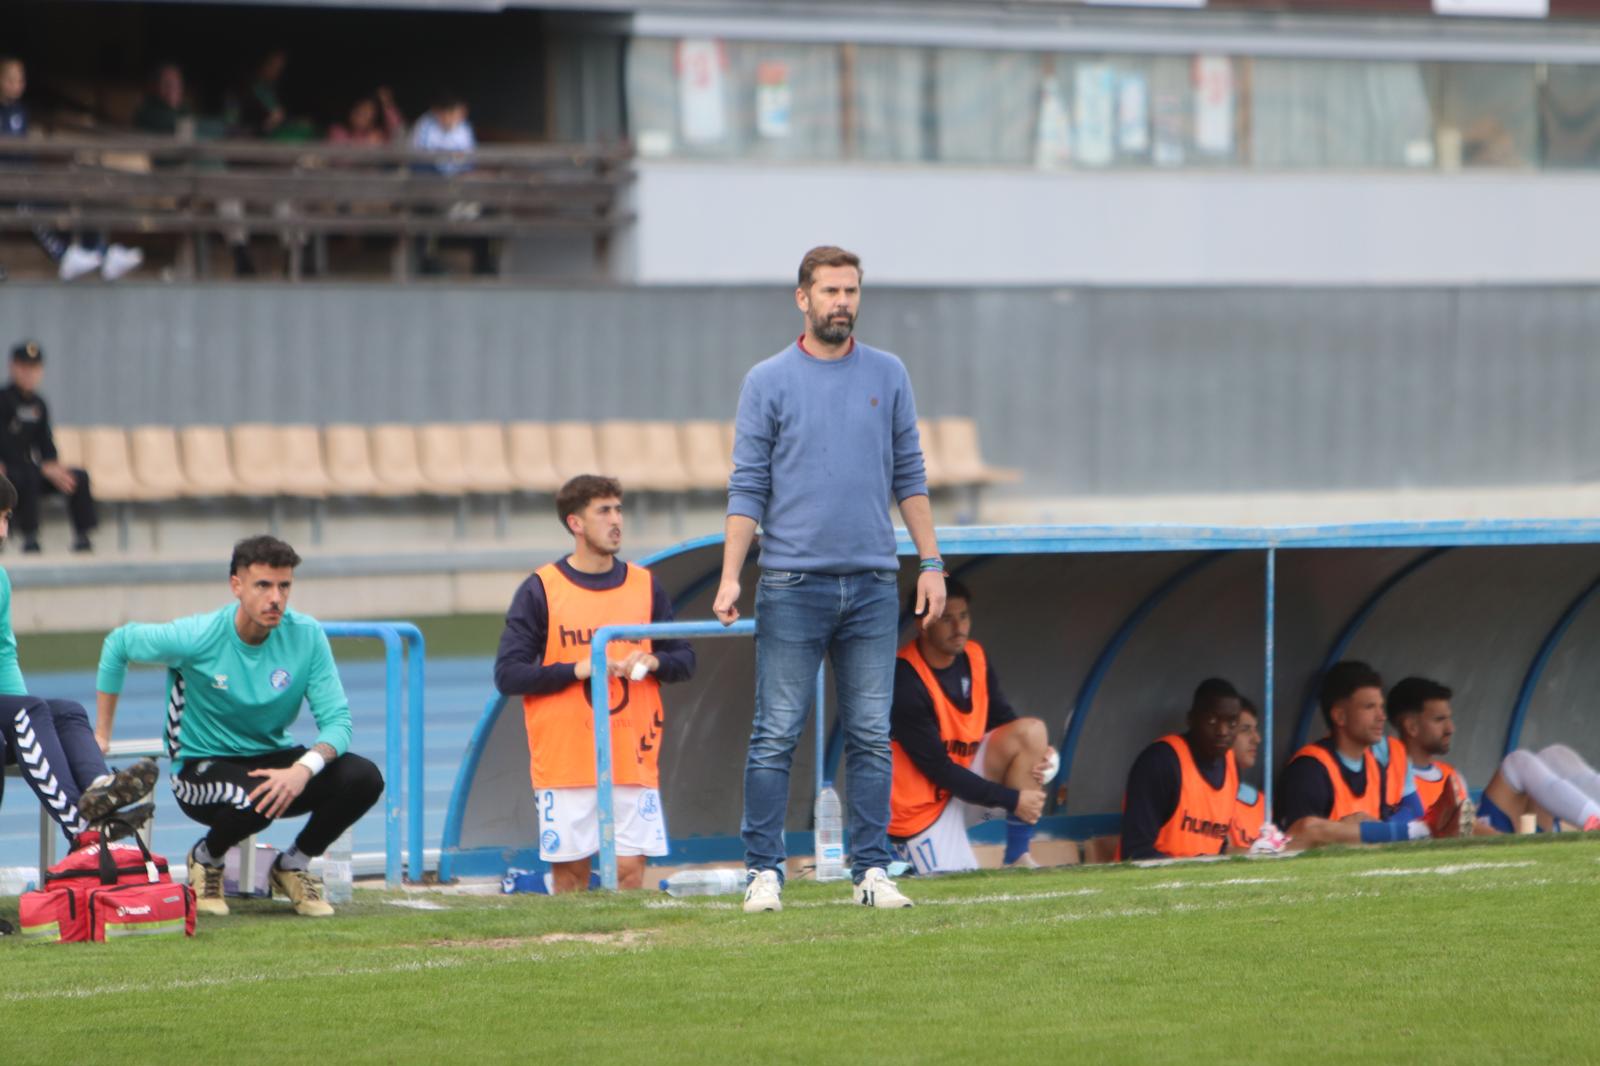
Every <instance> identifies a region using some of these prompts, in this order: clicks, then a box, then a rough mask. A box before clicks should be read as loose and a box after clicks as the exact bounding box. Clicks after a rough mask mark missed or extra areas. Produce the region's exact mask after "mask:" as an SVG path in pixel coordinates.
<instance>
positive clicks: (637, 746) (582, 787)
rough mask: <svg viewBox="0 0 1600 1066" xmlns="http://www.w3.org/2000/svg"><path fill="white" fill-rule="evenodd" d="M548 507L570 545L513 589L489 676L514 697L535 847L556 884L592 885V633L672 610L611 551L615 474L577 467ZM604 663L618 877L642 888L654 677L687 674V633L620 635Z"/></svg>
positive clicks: (651, 830)
mask: <svg viewBox="0 0 1600 1066" xmlns="http://www.w3.org/2000/svg"><path fill="white" fill-rule="evenodd" d="M556 513H557V515H558V516H559V517H560V519H561V523H562V525H563V526H564V527H565V528H566V530H567V531H568V532H569V533H571V534H572V544H573V550H572V554H571V555H568V556H567V557H566V558H564V559H561V560H558V561H556V562H553V563H549V564H547V565H545V566H541V567H540V568H539V569H538V570H536V571H534V573H533V575H532V576H530V577H529V578H528V579H527V580H526V581H524V582H523V583H522V585H521V587H519V588H518V589H517V593H516V596H515V597H514V598H513V599H512V601H511V607H510V609H509V610H508V611H507V612H506V627H505V630H504V632H502V634H501V636H500V650H499V652H498V654H497V655H496V656H495V664H494V680H495V687H496V688H498V689H499V690H500V691H501V692H502V693H504V694H505V695H507V696H521V697H522V711H523V717H524V721H525V722H526V725H527V731H528V753H529V775H530V777H531V778H532V781H533V789H534V793H535V799H536V800H537V803H538V810H539V857H540V858H542V859H544V860H545V861H546V862H548V863H550V866H551V881H552V887H553V889H554V891H556V892H573V891H578V890H581V889H584V888H586V887H588V884H589V873H590V865H591V860H592V858H593V856H594V854H595V853H596V852H597V851H599V850H600V834H599V814H598V808H597V803H598V796H597V795H596V789H595V758H594V756H595V751H594V711H593V709H592V708H591V707H590V704H589V676H590V660H589V654H590V641H591V638H592V637H593V636H594V631H595V630H596V629H598V628H600V627H601V626H604V625H630V624H643V623H646V622H670V621H672V604H671V602H670V601H669V600H668V599H667V596H666V594H665V593H664V592H663V591H662V590H661V588H660V586H658V585H657V584H656V581H655V578H654V577H652V576H651V574H650V571H648V570H646V569H644V568H643V567H641V566H635V565H633V564H632V563H625V562H623V561H621V560H620V559H618V558H617V557H616V556H617V552H618V551H620V550H621V548H622V486H621V485H620V484H619V483H618V482H616V481H615V480H613V479H611V478H606V477H597V476H595V475H593V474H583V475H580V476H578V477H575V478H573V479H572V480H571V481H568V482H567V483H566V484H565V485H563V486H562V487H561V490H560V492H558V493H557V494H556ZM607 655H608V657H607V668H608V670H609V672H610V674H611V678H610V681H609V686H610V693H611V697H610V698H611V766H612V774H613V776H612V782H613V786H614V797H615V811H616V817H617V823H616V844H617V884H618V886H619V887H621V888H638V887H640V885H641V884H643V881H644V866H645V859H646V857H647V856H660V855H665V854H666V853H667V827H666V812H665V811H664V810H663V809H662V805H661V793H660V787H659V786H660V777H659V773H658V760H659V759H660V756H661V729H662V723H663V714H662V705H661V683H663V682H665V683H671V682H674V681H686V680H688V679H689V678H690V677H691V676H692V675H693V674H694V665H695V658H694V649H692V648H691V647H690V646H689V645H688V644H686V643H684V642H683V641H677V640H671V641H669V640H663V641H656V642H654V643H652V642H651V641H637V642H618V643H615V644H613V645H612V646H611V648H610V650H609V652H608V653H607Z"/></svg>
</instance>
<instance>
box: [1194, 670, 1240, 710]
mask: <svg viewBox="0 0 1600 1066" xmlns="http://www.w3.org/2000/svg"><path fill="white" fill-rule="evenodd" d="M1238 698H1239V690H1238V689H1236V688H1234V687H1233V683H1232V682H1231V681H1224V680H1223V679H1222V678H1220V677H1208V678H1206V679H1205V680H1204V681H1202V682H1200V684H1198V685H1196V686H1195V689H1194V699H1193V700H1191V701H1190V703H1189V713H1190V714H1192V715H1193V714H1204V713H1205V712H1206V711H1208V710H1210V709H1211V708H1212V707H1213V706H1215V705H1216V704H1218V703H1221V702H1222V701H1223V700H1236V699H1238Z"/></svg>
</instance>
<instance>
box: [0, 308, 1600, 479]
mask: <svg viewBox="0 0 1600 1066" xmlns="http://www.w3.org/2000/svg"><path fill="white" fill-rule="evenodd" d="M869 282H870V279H869ZM0 322H4V323H5V326H6V334H7V337H6V338H3V339H5V340H7V342H9V339H10V338H20V337H25V336H31V337H35V338H37V339H38V340H40V341H41V342H42V343H43V344H44V346H45V349H46V351H47V353H48V357H49V363H48V373H47V378H46V394H47V395H48V396H49V397H50V399H51V400H52V402H53V403H54V405H55V410H56V418H57V421H58V422H60V423H63V424H66V423H76V424H88V423H123V424H129V425H132V424H136V423H140V422H170V423H175V424H192V423H203V422H224V423H226V422H235V421H246V420H267V421H296V422H303V421H309V422H329V421H345V420H349V421H359V422H379V421H385V420H441V421H451V420H468V419H498V420H511V419H518V418H529V419H561V418H579V419H595V418H603V417H621V418H647V417H649V418H672V419H676V418H688V417H713V418H731V417H732V414H733V408H734V404H735V402H736V399H737V396H738V389H739V382H740V380H741V378H742V375H743V373H744V371H745V369H746V368H747V367H748V366H750V365H751V364H752V363H754V362H756V361H757V360H759V359H760V358H763V357H764V356H766V355H768V354H770V353H771V352H773V351H775V350H777V349H778V348H780V347H782V346H783V345H784V344H785V343H787V341H788V340H789V339H790V338H792V337H794V336H795V335H796V334H797V333H798V332H799V329H800V319H799V315H798V313H797V312H796V311H795V310H794V306H793V302H792V299H791V297H790V294H789V293H788V292H787V291H785V290H783V289H781V288H729V287H718V288H692V289H677V288H657V287H650V288H604V287H593V288H584V287H578V288H570V289H563V288H540V289H521V288H515V289H513V288H497V287H448V286H441V287H434V286H416V287H392V286H343V285H305V286H298V287H296V286H288V285H272V284H261V285H249V286H230V285H217V286H182V285H170V286H161V285H123V286H117V287H92V286H83V287H78V288H71V287H64V286H57V285H18V284H12V285H7V286H0ZM858 332H859V334H860V336H861V337H862V338H863V339H865V340H867V341H868V342H870V343H873V344H876V345H878V346H880V347H885V348H888V349H890V350H892V351H895V352H897V353H899V354H900V355H901V356H902V357H903V358H904V359H905V361H906V363H907V365H908V366H909V367H910V370H911V375H912V378H913V380H914V382H915V384H916V388H917V394H918V400H919V406H920V408H921V410H922V412H923V413H924V414H929V415H944V414H971V415H973V416H975V417H976V418H977V419H978V420H979V422H980V424H981V427H982V431H983V441H984V448H985V451H986V453H987V454H988V456H989V458H990V459H991V461H993V462H997V463H1001V464H1005V465H1013V466H1019V467H1022V468H1023V469H1025V470H1026V471H1027V475H1028V482H1027V488H1028V489H1030V490H1032V491H1049V492H1059V491H1065V492H1099V493H1137V492H1191V491H1194V492H1199V491H1216V490H1251V489H1285V488H1310V489H1314V488H1344V487H1387V486H1443V485H1475V484H1483V485H1490V484H1521V483H1561V482H1567V481H1577V480H1581V479H1585V478H1594V477H1597V476H1600V420H1597V419H1595V418H1592V417H1590V415H1591V412H1593V411H1595V410H1600V358H1596V355H1595V352H1594V348H1595V338H1597V337H1600V290H1596V289H1570V288H1528V289H1494V288H1481V289H1477V288H1475V289H1458V290H1446V289H1405V290H1400V289H1389V290H1380V289H1371V290H1312V289H1283V288H1279V289H1250V290H1245V289H1216V290H1192V289H1161V290H1137V291H1135V290H1123V289H1029V288H1003V289H1002V288H995V289H960V290H948V289H946V290H923V289H888V288H883V289H873V288H871V287H870V284H869V287H868V290H867V303H866V305H865V308H864V310H863V314H862V319H861V322H860V325H859V330H858Z"/></svg>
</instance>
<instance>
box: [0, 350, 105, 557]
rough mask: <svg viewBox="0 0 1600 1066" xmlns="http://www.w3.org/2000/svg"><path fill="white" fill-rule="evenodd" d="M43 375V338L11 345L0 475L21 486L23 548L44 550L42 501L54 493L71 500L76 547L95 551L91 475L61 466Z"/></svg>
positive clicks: (0, 413) (0, 393)
mask: <svg viewBox="0 0 1600 1066" xmlns="http://www.w3.org/2000/svg"><path fill="white" fill-rule="evenodd" d="M43 379H44V349H43V348H41V347H39V344H38V342H36V341H23V342H22V343H21V344H18V345H17V346H16V347H15V348H12V349H11V383H10V384H9V385H7V386H6V387H5V388H4V389H0V474H4V475H5V476H6V477H8V478H10V479H11V482H12V484H14V485H15V486H16V492H17V511H16V521H17V529H19V530H20V531H21V533H22V550H23V551H24V552H37V551H39V502H40V499H41V498H42V497H44V496H47V495H50V494H52V493H59V494H61V495H62V496H65V497H66V498H67V515H68V517H69V518H70V519H71V521H72V550H73V551H75V552H86V551H91V550H93V548H94V545H93V544H92V543H91V542H90V540H89V534H90V533H91V532H93V531H94V529H95V527H96V526H97V525H99V519H98V517H97V516H96V514H95V506H94V496H93V494H92V493H91V492H90V490H89V474H88V472H87V471H84V470H82V469H79V468H76V467H66V466H63V465H62V464H61V456H60V454H59V453H58V452H57V451H56V441H55V434H54V433H53V432H52V431H51V429H50V407H49V405H48V404H46V403H45V400H44V397H43V396H42V395H40V393H39V384H40V382H41V381H42V380H43Z"/></svg>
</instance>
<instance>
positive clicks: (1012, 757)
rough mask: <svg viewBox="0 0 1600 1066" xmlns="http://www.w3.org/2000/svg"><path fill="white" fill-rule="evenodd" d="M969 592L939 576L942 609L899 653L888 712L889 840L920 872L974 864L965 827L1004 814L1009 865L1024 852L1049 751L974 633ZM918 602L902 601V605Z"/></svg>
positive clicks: (1039, 807) (1026, 858) (1023, 860)
mask: <svg viewBox="0 0 1600 1066" xmlns="http://www.w3.org/2000/svg"><path fill="white" fill-rule="evenodd" d="M971 605H972V593H971V592H970V591H968V589H967V587H966V586H965V585H963V584H962V583H961V582H959V581H957V580H956V579H954V578H950V579H948V580H947V581H946V583H945V601H944V614H943V615H941V616H940V617H939V620H938V621H936V622H934V623H933V624H932V625H930V626H929V627H928V628H926V629H924V630H921V631H919V632H918V633H917V635H916V637H915V638H914V639H912V640H910V641H908V642H907V643H906V644H905V645H904V646H903V647H902V648H901V649H900V652H899V658H898V661H897V662H896V663H895V673H894V704H893V707H892V708H891V709H890V712H889V738H890V744H889V748H890V752H891V754H892V756H893V759H894V781H893V785H892V787H891V791H890V808H889V837H890V839H891V840H892V841H893V842H894V844H895V846H896V850H897V851H898V852H899V854H900V856H901V858H903V859H904V860H906V861H907V862H910V863H911V864H912V865H913V866H914V867H915V868H916V871H917V873H919V874H932V873H953V872H958V871H961V870H976V869H977V868H978V860H977V856H975V855H974V854H973V852H972V845H971V843H970V842H969V841H968V839H967V827H968V826H969V825H972V824H974V823H976V822H978V821H981V820H983V819H985V818H988V817H989V816H990V815H991V814H992V813H993V812H996V811H1001V812H1004V813H1005V814H1006V849H1005V854H1004V856H1003V858H1002V860H1001V861H1002V863H1003V864H1004V865H1006V866H1022V867H1035V866H1037V865H1038V863H1037V862H1035V861H1034V859H1033V856H1032V855H1031V854H1030V853H1029V851H1028V848H1029V844H1030V843H1031V841H1032V839H1033V827H1034V824H1035V823H1037V822H1038V821H1039V816H1040V815H1041V814H1043V813H1044V800H1045V795H1044V784H1045V780H1046V776H1045V775H1046V773H1047V771H1048V770H1049V764H1050V761H1051V759H1052V757H1053V756H1054V754H1055V752H1054V749H1052V748H1051V747H1050V741H1049V737H1048V734H1047V732H1046V730H1045V726H1044V722H1042V721H1040V720H1039V719H1037V718H1019V717H1017V712H1016V711H1015V710H1013V709H1012V707H1011V704H1010V702H1009V701H1008V700H1007V699H1006V697H1005V694H1004V693H1003V692H1001V690H1000V677H999V675H998V674H997V673H996V671H995V669H994V667H993V666H992V665H991V664H990V663H989V657H988V654H987V653H986V652H985V651H984V648H983V646H982V645H981V644H979V643H978V642H977V641H975V640H972V639H970V633H971V631H972V611H971ZM914 608H915V604H908V605H907V610H908V611H910V610H912V609H914Z"/></svg>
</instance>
